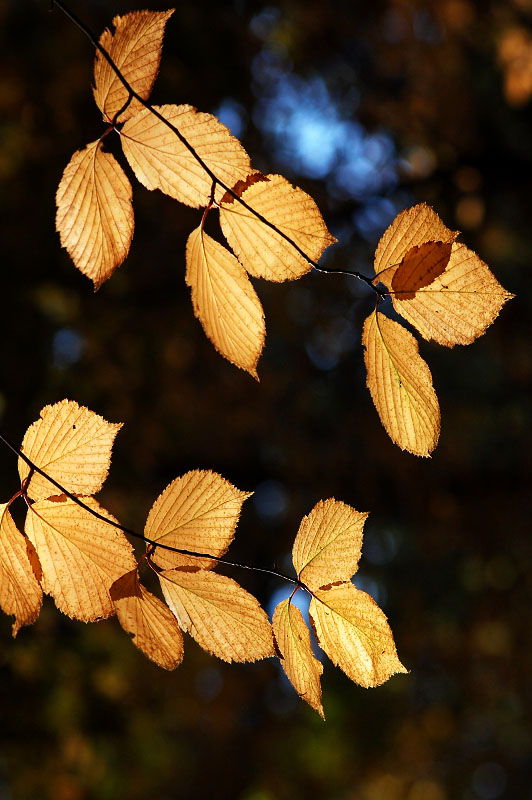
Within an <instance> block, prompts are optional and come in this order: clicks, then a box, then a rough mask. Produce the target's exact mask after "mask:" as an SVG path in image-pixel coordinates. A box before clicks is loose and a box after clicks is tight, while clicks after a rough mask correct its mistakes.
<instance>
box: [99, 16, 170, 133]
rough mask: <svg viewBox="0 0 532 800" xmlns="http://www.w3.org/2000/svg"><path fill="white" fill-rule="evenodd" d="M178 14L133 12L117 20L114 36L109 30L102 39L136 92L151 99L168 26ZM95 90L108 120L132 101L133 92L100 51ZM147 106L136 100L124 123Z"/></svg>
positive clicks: (127, 109)
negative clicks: (129, 99)
mask: <svg viewBox="0 0 532 800" xmlns="http://www.w3.org/2000/svg"><path fill="white" fill-rule="evenodd" d="M173 13H174V9H173V8H171V9H170V10H169V11H132V12H130V13H129V14H124V16H123V17H118V16H117V17H115V18H114V19H113V25H114V26H115V31H114V33H111V31H110V30H109V29H108V28H106V29H105V31H104V32H103V33H102V35H101V36H100V44H101V46H102V47H103V48H104V50H107V52H108V54H109V55H110V57H111V58H112V60H113V61H114V63H115V64H116V66H117V67H118V69H119V70H120V72H121V73H122V75H123V76H124V78H125V79H126V81H127V82H128V83H129V85H130V86H131V88H132V89H133V91H134V92H136V93H137V94H138V95H140V97H142V99H143V100H147V99H148V97H149V95H150V92H151V89H152V86H153V83H154V81H155V78H156V77H157V73H158V72H159V64H160V61H161V51H162V44H163V34H164V26H165V25H166V22H167V20H168V19H169V18H170V17H171V16H172V14H173ZM94 83H95V87H94V89H93V92H94V99H95V101H96V105H97V106H98V108H99V109H100V111H101V112H102V114H103V116H104V119H106V120H107V121H109V122H111V121H112V120H113V118H114V116H115V114H116V113H117V112H118V111H120V109H121V108H122V107H123V106H124V104H125V102H126V101H127V99H128V96H129V92H128V90H127V89H126V88H125V86H124V84H123V83H122V81H121V80H120V79H119V78H118V76H117V74H116V73H115V71H114V70H113V68H112V67H111V65H110V64H109V62H108V61H107V60H106V59H105V58H104V56H103V55H102V54H101V53H100V51H99V50H97V51H96V59H95V62H94ZM142 107H143V106H142V104H141V103H139V101H138V100H136V99H135V98H132V100H131V102H130V103H129V105H128V106H127V108H126V109H125V111H123V112H122V113H121V114H120V117H119V121H120V122H124V121H125V120H126V119H129V117H132V116H133V115H134V114H136V113H137V112H138V111H139V109H141V108H142Z"/></svg>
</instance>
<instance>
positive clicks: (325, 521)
mask: <svg viewBox="0 0 532 800" xmlns="http://www.w3.org/2000/svg"><path fill="white" fill-rule="evenodd" d="M367 516H368V515H367V514H364V513H360V512H359V511H355V509H354V508H351V506H348V505H346V504H345V503H341V502H339V501H337V500H334V499H330V500H322V501H320V502H319V503H317V505H315V506H314V508H313V509H312V511H311V512H310V514H308V515H307V516H306V517H303V519H302V520H301V525H300V526H299V531H298V533H297V536H296V538H295V541H294V547H293V549H292V559H293V562H294V568H295V570H296V572H297V574H298V577H299V578H300V580H301V581H303V583H304V584H305V585H306V586H308V588H309V589H311V590H313V589H319V587H320V586H324V585H325V584H328V583H334V582H336V581H345V580H349V578H351V576H352V575H353V574H354V573H355V571H356V569H357V566H358V561H359V558H360V549H361V547H362V530H363V528H364V522H365V521H366V518H367Z"/></svg>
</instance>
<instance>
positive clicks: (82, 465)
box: [18, 400, 122, 500]
mask: <svg viewBox="0 0 532 800" xmlns="http://www.w3.org/2000/svg"><path fill="white" fill-rule="evenodd" d="M121 427H122V425H121V424H120V423H118V424H113V423H112V422H107V421H106V420H105V419H103V417H100V416H98V414H95V413H94V411H89V409H88V408H85V407H84V406H79V405H78V404H77V403H76V402H75V401H74V400H61V402H59V403H55V404H54V405H50V406H45V408H43V409H42V411H41V416H40V419H38V420H37V422H34V423H33V425H30V427H29V428H28V430H27V431H26V434H25V436H24V440H23V442H22V446H21V450H22V452H23V453H24V454H25V455H26V456H27V457H28V458H29V459H30V460H31V461H32V462H33V463H34V464H35V465H36V466H38V467H40V468H41V469H42V470H44V471H45V472H46V473H47V474H48V475H49V477H51V478H54V480H56V481H58V482H59V483H60V484H61V485H62V486H63V488H64V489H66V490H67V491H69V492H72V494H94V493H95V492H98V491H99V490H100V489H101V488H102V484H103V482H104V480H105V479H106V477H107V473H108V471H109V464H110V461H111V449H112V447H113V442H114V439H115V436H116V434H117V433H118V431H119V430H120V428H121ZM18 471H19V475H20V479H21V481H22V482H24V481H25V480H26V478H27V477H28V475H29V472H30V468H29V466H28V465H27V464H26V462H25V461H23V459H21V458H19V462H18ZM26 491H27V493H28V496H29V497H31V498H32V499H33V500H42V499H45V498H47V497H51V496H52V495H56V494H59V493H60V492H59V489H57V488H56V487H55V486H54V485H53V484H52V483H50V481H49V480H47V479H46V478H44V477H43V476H41V475H39V474H37V473H35V474H33V476H32V478H31V480H30V482H29V484H28V486H27V488H26Z"/></svg>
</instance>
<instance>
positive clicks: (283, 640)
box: [273, 599, 325, 719]
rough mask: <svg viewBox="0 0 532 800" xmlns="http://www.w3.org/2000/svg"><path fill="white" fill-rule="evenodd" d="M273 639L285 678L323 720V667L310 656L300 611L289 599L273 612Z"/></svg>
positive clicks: (308, 636)
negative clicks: (321, 677)
mask: <svg viewBox="0 0 532 800" xmlns="http://www.w3.org/2000/svg"><path fill="white" fill-rule="evenodd" d="M273 635H274V636H275V641H276V643H277V647H278V649H279V651H280V655H279V658H280V660H281V665H282V667H283V669H284V671H285V673H286V677H287V678H288V680H289V681H290V683H291V684H292V686H293V687H294V689H295V690H296V692H297V693H298V695H299V696H300V697H301V698H302V699H303V700H305V702H307V703H308V704H309V706H311V707H312V708H313V709H315V711H317V712H318V714H319V715H320V717H322V718H323V719H325V715H324V713H323V706H322V704H321V683H320V675H321V673H322V672H323V667H322V665H321V662H320V661H318V659H317V658H314V655H313V653H312V646H311V644H310V634H309V629H308V628H307V626H306V624H305V621H304V619H303V617H302V616H301V611H300V610H299V609H298V608H296V606H294V605H293V604H292V603H291V602H290V600H289V599H286V600H283V601H282V602H281V603H279V605H278V606H277V608H276V609H275V612H274V614H273Z"/></svg>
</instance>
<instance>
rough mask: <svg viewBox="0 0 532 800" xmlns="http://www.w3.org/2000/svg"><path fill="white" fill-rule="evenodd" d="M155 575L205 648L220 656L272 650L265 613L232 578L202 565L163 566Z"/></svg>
mask: <svg viewBox="0 0 532 800" xmlns="http://www.w3.org/2000/svg"><path fill="white" fill-rule="evenodd" d="M159 578H160V579H161V588H162V590H163V594H164V597H165V600H166V602H167V603H168V605H169V606H170V608H171V609H172V611H173V612H174V614H175V615H176V617H177V621H178V622H179V625H180V626H181V628H182V629H183V630H184V631H186V632H187V633H189V634H190V635H191V636H192V637H193V638H194V639H195V640H196V641H197V643H198V644H199V645H200V647H203V649H204V650H207V652H208V653H211V654H212V655H215V656H217V657H218V658H221V659H223V660H224V661H258V660H259V659H261V658H269V657H270V656H273V655H274V649H273V638H272V629H271V625H270V623H269V621H268V617H267V616H266V614H265V613H264V611H263V610H262V608H261V607H260V605H259V603H258V601H257V600H256V599H255V598H254V597H253V595H251V594H249V592H246V591H245V590H244V589H243V588H242V587H241V586H239V584H238V583H236V581H233V580H231V578H227V577H226V576H225V575H218V574H217V573H216V572H206V571H205V570H200V571H199V572H183V571H181V570H179V569H173V570H166V571H165V572H162V573H160V574H159Z"/></svg>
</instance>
